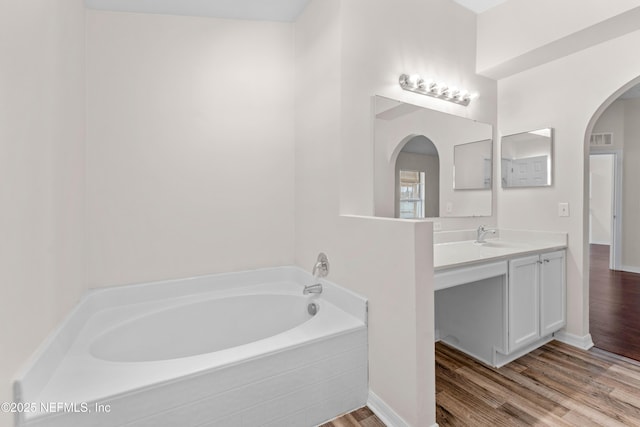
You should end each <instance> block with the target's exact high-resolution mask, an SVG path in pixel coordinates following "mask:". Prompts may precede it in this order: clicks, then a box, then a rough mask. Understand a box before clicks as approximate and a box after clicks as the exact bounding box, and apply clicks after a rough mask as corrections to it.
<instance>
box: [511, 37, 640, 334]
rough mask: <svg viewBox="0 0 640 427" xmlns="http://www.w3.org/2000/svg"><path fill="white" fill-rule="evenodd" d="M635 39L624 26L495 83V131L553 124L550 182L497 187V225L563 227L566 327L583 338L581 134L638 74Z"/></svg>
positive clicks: (584, 151) (584, 247) (584, 243)
mask: <svg viewBox="0 0 640 427" xmlns="http://www.w3.org/2000/svg"><path fill="white" fill-rule="evenodd" d="M638 43H640V32H638V31H636V32H632V33H629V34H627V35H626V36H623V37H618V38H615V39H612V40H610V41H607V42H605V43H601V44H598V45H596V46H594V47H591V48H589V49H585V50H582V51H579V52H577V53H574V54H572V55H569V56H566V57H564V58H562V59H558V60H556V61H552V62H549V63H547V64H545V65H542V66H538V67H535V68H532V69H530V70H528V71H525V72H522V73H519V74H516V75H514V76H512V77H509V78H506V79H503V80H500V82H499V83H498V97H499V102H498V116H499V118H500V119H499V123H498V127H499V129H500V133H501V134H503V135H508V134H512V133H518V132H524V131H528V130H531V129H539V128H543V127H553V128H555V141H554V156H555V157H554V162H555V164H554V173H553V176H554V177H555V178H554V185H553V186H552V187H549V188H537V189H511V190H508V191H503V190H501V189H499V190H498V218H499V226H500V228H526V229H532V230H536V229H539V230H549V231H564V232H568V233H569V249H568V258H567V278H568V306H567V308H568V323H567V328H566V330H567V332H568V333H570V334H573V335H574V336H576V337H579V338H583V339H585V340H586V339H588V329H589V322H588V283H589V282H588V269H587V268H586V266H587V257H588V247H587V245H588V242H587V239H586V238H585V237H586V236H587V235H588V234H587V233H588V193H586V188H585V187H586V185H588V174H587V169H588V168H586V167H585V164H586V159H587V156H588V151H589V150H588V146H587V144H585V138H586V137H587V136H588V135H590V133H591V130H592V127H593V124H594V123H595V121H596V119H597V117H598V116H599V115H600V113H601V112H602V111H603V110H604V109H605V108H606V107H607V106H608V105H609V104H610V103H611V102H612V101H613V100H614V99H616V98H617V97H618V96H619V95H620V94H621V93H622V92H623V90H624V89H627V88H629V87H630V86H631V85H632V80H634V79H636V78H637V77H638V76H639V75H640V58H639V57H637V56H634V55H629V54H628V52H629V51H631V50H633V49H635V46H637V45H638ZM576 93H580V94H581V95H580V97H575V96H574V94H576ZM603 104H604V105H603ZM594 115H595V117H594ZM625 140H626V138H625ZM585 194H586V197H585ZM559 202H569V204H570V213H571V216H570V217H568V218H561V217H558V203H559Z"/></svg>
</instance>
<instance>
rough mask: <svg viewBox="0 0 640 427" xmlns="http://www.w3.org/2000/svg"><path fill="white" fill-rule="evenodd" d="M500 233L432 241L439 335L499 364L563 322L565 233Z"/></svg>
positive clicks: (527, 349)
mask: <svg viewBox="0 0 640 427" xmlns="http://www.w3.org/2000/svg"><path fill="white" fill-rule="evenodd" d="M499 233H500V237H499V238H497V239H487V240H486V242H485V243H483V244H477V243H474V240H463V241H447V240H449V239H447V237H446V236H445V237H443V236H436V237H435V239H436V242H437V243H436V244H435V245H434V269H435V324H436V339H439V340H441V341H443V342H445V343H447V344H448V345H451V346H452V347H455V348H457V349H459V350H461V351H463V352H465V353H467V354H469V355H470V356H472V357H474V358H476V359H478V360H480V361H482V362H484V363H486V364H487V365H491V366H495V367H500V366H502V365H505V364H506V363H509V362H511V361H513V360H515V359H517V358H518V357H520V356H522V355H524V354H526V353H528V352H530V351H531V350H533V349H535V348H537V347H539V346H541V345H543V344H545V343H547V342H549V341H550V340H552V339H553V334H554V332H557V331H558V330H560V329H561V328H563V327H564V326H565V324H566V246H567V244H566V242H567V236H566V234H564V233H538V232H527V231H513V230H500V232H499ZM442 234H444V235H446V234H447V233H442ZM439 240H440V242H439V243H438V241H439Z"/></svg>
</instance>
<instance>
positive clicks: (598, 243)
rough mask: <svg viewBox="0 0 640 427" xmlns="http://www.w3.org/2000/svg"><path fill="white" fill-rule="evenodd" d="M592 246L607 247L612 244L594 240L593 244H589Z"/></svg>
mask: <svg viewBox="0 0 640 427" xmlns="http://www.w3.org/2000/svg"><path fill="white" fill-rule="evenodd" d="M589 244H590V245H605V246H611V242H607V241H604V240H603V241H599V240H594V241H593V242H589Z"/></svg>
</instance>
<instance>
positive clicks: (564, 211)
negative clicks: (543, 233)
mask: <svg viewBox="0 0 640 427" xmlns="http://www.w3.org/2000/svg"><path fill="white" fill-rule="evenodd" d="M558 216H569V203H567V202H563V203H558Z"/></svg>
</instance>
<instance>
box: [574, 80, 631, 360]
mask: <svg viewBox="0 0 640 427" xmlns="http://www.w3.org/2000/svg"><path fill="white" fill-rule="evenodd" d="M638 117H640V78H637V79H634V80H633V81H631V82H629V83H628V84H626V85H625V86H623V87H622V88H620V89H619V90H618V91H616V92H615V93H614V94H613V95H612V96H611V97H609V98H608V99H607V100H606V101H605V102H604V103H603V104H602V106H601V107H600V108H599V109H598V111H597V112H596V114H594V116H593V117H592V119H591V121H590V122H589V126H588V127H587V133H586V136H585V153H586V154H587V161H586V162H585V169H586V172H587V173H585V177H586V179H585V200H586V206H585V207H586V209H585V216H586V217H587V218H585V220H586V222H587V224H588V227H586V229H585V235H584V241H585V246H586V250H585V263H586V264H587V265H588V271H589V274H588V290H589V331H590V334H591V338H592V340H593V343H594V345H595V347H597V348H600V349H603V350H606V351H609V352H612V353H616V354H619V355H622V356H625V357H629V358H632V359H636V360H640V334H638V333H637V331H638V330H640V315H637V314H636V313H637V312H638V310H637V308H636V307H637V306H639V305H640V251H636V250H635V245H636V243H635V242H636V241H638V236H640V227H636V225H635V222H636V221H635V218H637V215H640V197H638V196H636V192H635V189H634V187H635V184H634V183H635V182H637V180H638V178H637V177H636V175H637V176H638V177H640V171H639V172H636V169H637V167H633V166H634V165H637V164H638V162H640V125H638V124H637V122H638V120H637V118H638ZM625 164H626V165H627V168H625V167H624V165H625ZM607 204H609V206H608V209H607ZM636 206H637V207H636ZM636 228H637V229H638V231H636Z"/></svg>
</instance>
